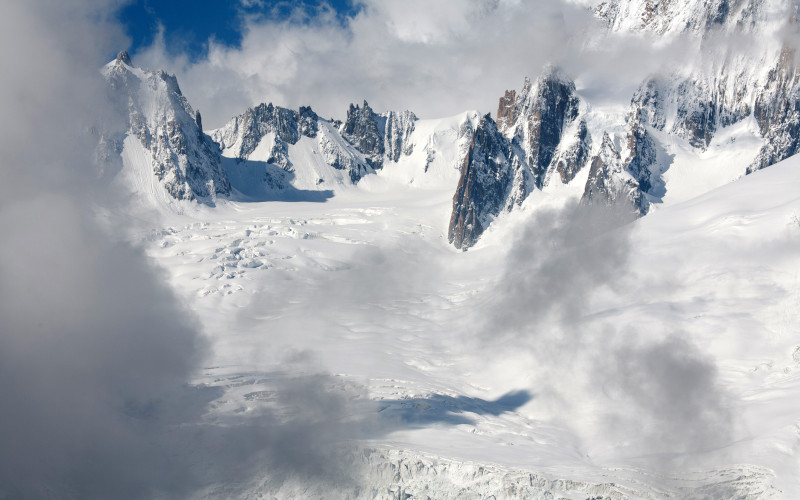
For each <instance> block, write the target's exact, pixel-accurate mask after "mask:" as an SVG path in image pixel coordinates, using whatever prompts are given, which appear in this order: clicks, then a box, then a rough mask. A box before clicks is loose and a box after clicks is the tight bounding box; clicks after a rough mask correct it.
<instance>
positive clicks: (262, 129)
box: [214, 103, 319, 172]
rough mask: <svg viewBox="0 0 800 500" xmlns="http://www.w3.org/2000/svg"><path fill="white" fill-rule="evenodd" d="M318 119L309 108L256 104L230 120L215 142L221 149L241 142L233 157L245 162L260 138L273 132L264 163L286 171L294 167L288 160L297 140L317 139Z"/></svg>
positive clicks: (216, 136) (218, 132)
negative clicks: (305, 138)
mask: <svg viewBox="0 0 800 500" xmlns="http://www.w3.org/2000/svg"><path fill="white" fill-rule="evenodd" d="M318 121H319V117H318V116H317V114H316V113H314V111H312V110H311V108H309V107H305V106H303V107H301V108H300V110H299V111H294V110H291V109H286V108H281V107H278V106H273V105H272V103H269V104H263V103H262V104H259V105H258V106H256V107H255V108H249V109H248V110H247V111H245V112H244V113H242V114H241V115H239V116H237V117H235V118H233V120H231V121H230V122H229V123H228V124H227V125H226V126H225V127H223V128H222V129H220V130H219V131H217V133H216V134H215V135H214V140H215V141H217V142H218V143H219V144H220V145H221V146H222V148H223V149H225V148H227V147H231V146H232V145H234V144H235V143H236V141H237V139H239V138H240V139H241V143H240V145H239V148H238V150H237V151H236V157H237V158H239V160H246V159H247V158H248V157H249V156H250V155H251V154H252V153H253V151H255V149H256V147H258V144H259V143H260V142H261V139H263V138H264V136H266V135H267V134H269V133H273V134H274V136H275V140H274V142H273V145H272V149H271V150H270V152H269V157H268V158H267V163H271V164H274V165H278V166H280V167H281V168H283V169H284V170H286V171H289V172H291V171H293V170H294V167H293V166H292V162H291V160H290V158H289V145H290V144H297V141H299V140H300V137H303V136H305V137H312V138H313V137H316V135H317V131H318V130H319V128H318V127H319V125H318Z"/></svg>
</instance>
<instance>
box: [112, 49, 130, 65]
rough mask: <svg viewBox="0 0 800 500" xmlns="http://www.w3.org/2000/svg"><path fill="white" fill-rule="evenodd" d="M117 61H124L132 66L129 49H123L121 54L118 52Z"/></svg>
mask: <svg viewBox="0 0 800 500" xmlns="http://www.w3.org/2000/svg"><path fill="white" fill-rule="evenodd" d="M116 62H117V64H119V63H124V64H127V65H128V66H132V64H131V58H130V56H129V55H128V51H127V50H123V51H121V52H120V53H119V54H117V60H116Z"/></svg>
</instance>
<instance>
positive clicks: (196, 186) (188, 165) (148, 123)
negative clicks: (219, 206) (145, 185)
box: [103, 52, 231, 203]
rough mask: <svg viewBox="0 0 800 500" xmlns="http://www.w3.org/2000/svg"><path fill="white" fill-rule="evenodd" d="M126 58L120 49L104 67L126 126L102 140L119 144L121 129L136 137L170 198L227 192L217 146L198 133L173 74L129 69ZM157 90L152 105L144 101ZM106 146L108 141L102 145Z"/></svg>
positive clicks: (207, 196)
mask: <svg viewBox="0 0 800 500" xmlns="http://www.w3.org/2000/svg"><path fill="white" fill-rule="evenodd" d="M129 66H130V58H129V57H128V55H127V53H125V52H121V53H120V55H119V56H117V59H116V61H115V63H114V65H113V66H109V67H107V69H106V71H105V77H106V81H107V82H108V85H109V88H110V90H111V92H112V93H113V94H116V98H117V99H116V100H117V102H124V103H126V104H127V107H128V109H127V115H128V130H127V131H125V132H122V133H113V132H109V133H108V134H103V137H104V140H103V142H107V143H108V144H115V145H116V146H115V149H117V150H119V151H120V152H121V147H119V144H121V142H122V138H123V137H124V136H125V135H132V136H134V137H136V138H137V139H138V140H139V141H140V142H141V144H142V146H143V147H144V148H145V149H146V150H148V151H149V152H150V154H151V161H152V165H153V173H154V174H155V175H156V177H157V178H158V180H159V181H160V182H161V184H162V185H163V186H164V188H165V189H166V190H167V192H168V193H169V194H170V195H171V196H172V197H174V198H176V199H179V200H195V199H200V200H201V201H205V202H209V203H213V199H214V197H215V196H216V195H218V194H222V195H228V194H230V192H231V186H230V182H229V180H228V176H227V174H226V173H225V170H224V169H223V168H222V166H221V162H220V156H219V151H218V150H217V147H216V145H215V144H214V143H213V142H212V141H211V139H210V138H209V137H208V136H206V135H205V134H203V131H202V121H201V119H200V115H199V113H195V111H194V110H193V109H192V107H191V106H190V105H189V102H188V101H187V100H186V98H185V97H184V96H183V94H182V93H181V90H180V87H179V86H178V81H177V79H176V78H175V77H174V76H172V75H168V74H166V73H164V72H163V71H143V73H144V76H143V77H140V76H138V75H137V74H134V73H133V72H131V71H130V68H129ZM145 94H151V95H157V96H158V98H157V99H151V100H154V101H156V102H158V103H159V104H158V106H157V107H156V108H155V109H150V108H149V107H145V106H144V105H143V104H142V103H141V102H140V99H142V98H143V97H142V96H143V95H145ZM104 148H105V149H108V147H107V146H104Z"/></svg>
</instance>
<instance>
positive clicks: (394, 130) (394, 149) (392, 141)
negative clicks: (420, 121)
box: [383, 111, 417, 162]
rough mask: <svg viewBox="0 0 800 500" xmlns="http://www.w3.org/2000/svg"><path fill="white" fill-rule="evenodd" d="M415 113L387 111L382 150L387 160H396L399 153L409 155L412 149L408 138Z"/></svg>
mask: <svg viewBox="0 0 800 500" xmlns="http://www.w3.org/2000/svg"><path fill="white" fill-rule="evenodd" d="M416 121H417V117H416V115H414V113H412V112H411V111H403V112H399V113H398V112H395V111H389V112H388V113H386V114H385V118H384V127H383V129H384V136H385V139H384V148H383V149H384V151H385V153H386V158H387V159H388V160H389V161H393V162H397V160H399V159H400V156H401V155H410V154H411V152H412V150H413V145H412V144H411V141H410V138H411V134H412V133H413V132H414V122H416Z"/></svg>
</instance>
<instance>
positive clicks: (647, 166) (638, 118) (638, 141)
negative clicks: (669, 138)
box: [625, 108, 657, 192]
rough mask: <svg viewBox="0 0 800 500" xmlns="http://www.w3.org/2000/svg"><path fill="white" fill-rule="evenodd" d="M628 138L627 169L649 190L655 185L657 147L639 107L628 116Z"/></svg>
mask: <svg viewBox="0 0 800 500" xmlns="http://www.w3.org/2000/svg"><path fill="white" fill-rule="evenodd" d="M627 140H628V144H627V149H628V159H627V162H626V164H625V169H626V170H628V171H629V172H630V173H631V175H632V176H633V177H634V178H635V179H636V181H637V182H638V183H639V189H641V190H642V191H644V192H648V191H650V189H651V188H652V187H653V182H652V177H653V167H654V166H655V164H656V161H657V156H656V147H655V143H654V142H653V138H652V137H650V134H649V133H648V132H647V128H646V127H645V126H644V124H643V123H642V115H641V113H640V111H639V109H638V108H634V109H633V110H632V111H631V115H630V116H629V118H628V138H627Z"/></svg>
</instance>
